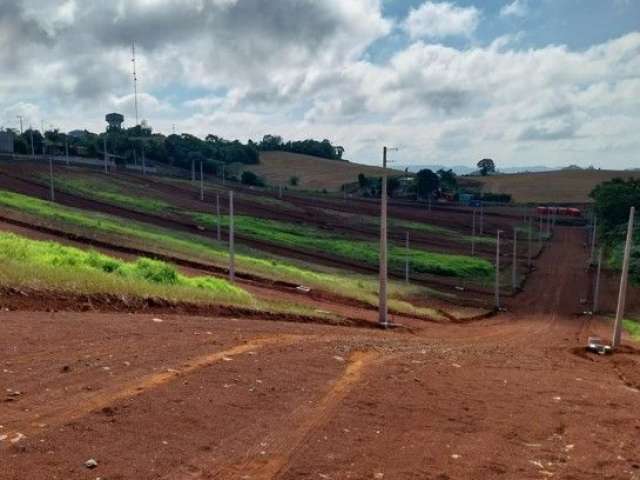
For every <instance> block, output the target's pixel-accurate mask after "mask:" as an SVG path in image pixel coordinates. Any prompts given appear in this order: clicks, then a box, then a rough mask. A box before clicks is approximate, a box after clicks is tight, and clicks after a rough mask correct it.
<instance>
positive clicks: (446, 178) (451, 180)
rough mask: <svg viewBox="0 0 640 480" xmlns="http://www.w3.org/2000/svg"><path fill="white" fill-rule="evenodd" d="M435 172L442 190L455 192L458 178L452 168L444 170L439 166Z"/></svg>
mask: <svg viewBox="0 0 640 480" xmlns="http://www.w3.org/2000/svg"><path fill="white" fill-rule="evenodd" d="M437 173H438V177H440V186H441V187H442V188H443V189H444V190H446V191H448V192H455V191H456V190H457V189H458V179H457V177H456V174H455V173H454V172H453V170H451V169H449V170H444V169H442V168H441V169H440V170H438V172H437Z"/></svg>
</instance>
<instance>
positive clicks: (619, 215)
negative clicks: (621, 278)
mask: <svg viewBox="0 0 640 480" xmlns="http://www.w3.org/2000/svg"><path fill="white" fill-rule="evenodd" d="M590 196H591V198H593V199H594V200H595V206H594V210H595V214H596V215H597V218H598V228H599V239H600V241H601V244H602V245H603V246H604V248H605V251H606V254H607V255H606V258H607V261H608V263H609V265H610V266H611V267H612V268H615V269H618V270H619V269H620V268H621V267H622V259H623V256H624V245H625V241H626V235H627V226H628V221H629V209H630V208H631V207H632V206H634V205H635V206H636V218H635V229H634V234H633V245H632V249H631V262H630V265H629V278H630V279H631V282H632V283H634V284H636V285H640V211H638V208H639V207H640V179H634V178H629V179H628V180H623V179H621V178H614V179H613V180H610V181H608V182H604V183H601V184H600V185H598V186H597V187H596V188H595V189H594V190H593V191H592V192H591V195H590Z"/></svg>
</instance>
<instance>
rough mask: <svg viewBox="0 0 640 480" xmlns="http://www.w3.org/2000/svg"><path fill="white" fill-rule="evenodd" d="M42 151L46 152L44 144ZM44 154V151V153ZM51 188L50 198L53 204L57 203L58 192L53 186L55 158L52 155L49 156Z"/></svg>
mask: <svg viewBox="0 0 640 480" xmlns="http://www.w3.org/2000/svg"><path fill="white" fill-rule="evenodd" d="M42 150H44V144H42ZM42 153H43V154H44V151H43V152H42ZM49 187H50V190H51V191H50V193H49V197H50V198H51V201H52V202H55V201H56V191H55V188H54V186H53V157H52V156H51V155H49Z"/></svg>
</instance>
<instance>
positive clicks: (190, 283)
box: [0, 233, 252, 305]
mask: <svg viewBox="0 0 640 480" xmlns="http://www.w3.org/2000/svg"><path fill="white" fill-rule="evenodd" d="M0 260H1V261H2V264H3V268H2V272H1V273H0V283H1V284H3V285H4V286H11V287H14V288H20V287H22V288H25V287H29V288H33V289H36V290H43V289H44V290H62V291H71V292H74V293H83V294H91V293H111V294H116V295H117V294H121V295H123V294H124V295H135V296H139V297H159V298H165V299H170V300H174V301H189V302H208V303H217V304H242V305H247V304H251V303H252V298H251V295H249V294H248V293H247V292H245V291H244V290H242V289H240V288H238V287H236V286H234V285H232V284H231V283H229V282H227V281H226V280H222V279H219V278H214V277H187V276H184V275H182V274H180V273H178V272H177V271H176V269H175V268H174V267H173V266H171V265H169V264H167V263H165V262H161V261H158V260H152V259H150V258H139V259H137V260H136V261H133V262H125V261H123V260H119V259H116V258H113V257H109V256H107V255H103V254H101V253H98V252H96V251H93V250H89V251H85V250H80V249H78V248H74V247H68V246H64V245H61V244H59V243H56V242H50V241H39V240H31V239H27V238H24V237H20V236H18V235H15V234H12V233H0ZM34 271H37V272H38V274H37V275H33V272H34Z"/></svg>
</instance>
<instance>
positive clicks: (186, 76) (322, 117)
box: [0, 0, 640, 166]
mask: <svg viewBox="0 0 640 480" xmlns="http://www.w3.org/2000/svg"><path fill="white" fill-rule="evenodd" d="M39 4H42V6H43V7H47V10H46V11H47V12H49V13H48V16H49V18H48V19H47V20H46V23H42V22H45V19H43V18H39V17H38V16H32V15H31V13H27V12H26V11H25V9H24V8H23V9H21V8H20V7H21V5H27V6H28V7H29V12H33V11H37V7H38V5H39ZM0 5H2V7H3V8H0V47H2V48H0V91H2V97H1V98H0V115H1V116H0V125H12V126H13V125H15V124H16V123H17V120H16V115H23V116H24V117H25V118H28V120H29V121H30V122H31V123H33V124H34V125H35V126H38V127H39V126H40V121H41V120H44V121H45V124H46V125H50V124H53V125H55V126H57V127H60V128H64V129H73V128H78V127H82V128H85V127H86V128H89V129H93V130H102V129H104V125H105V123H104V114H105V113H107V112H108V111H111V110H116V111H120V112H121V113H123V114H124V115H125V117H126V121H127V123H128V124H130V122H131V119H132V116H133V101H132V96H131V92H132V87H133V86H132V80H131V72H130V68H131V64H130V43H129V41H130V38H131V36H130V32H132V31H135V32H138V36H136V43H137V45H138V48H137V53H138V67H139V68H138V70H139V79H140V82H139V84H138V87H139V90H138V91H139V92H140V97H139V103H140V107H141V108H140V117H141V118H147V119H148V120H149V121H150V123H151V125H152V126H153V127H154V128H155V129H156V130H161V131H164V132H170V131H171V127H172V125H173V124H174V123H175V124H176V129H177V130H178V131H184V132H190V133H194V134H197V135H201V136H203V135H206V134H207V133H215V134H218V135H221V136H225V137H229V138H239V139H242V140H246V139H248V138H254V139H257V138H260V137H261V136H262V135H264V134H266V133H273V134H280V135H283V136H285V137H287V138H308V137H315V138H330V139H331V140H332V141H334V142H336V143H339V144H343V145H344V146H345V147H346V148H347V158H350V159H354V160H359V161H364V162H369V163H374V162H376V161H378V160H379V158H378V157H379V148H378V145H379V144H380V143H381V142H387V143H388V144H393V145H402V146H403V148H402V150H401V151H400V152H397V153H395V154H394V157H395V158H396V159H398V160H399V161H406V162H411V163H419V162H425V163H443V164H449V165H452V164H454V163H466V164H470V163H475V162H476V161H477V159H478V157H479V158H481V155H487V156H488V155H491V156H492V158H495V159H496V160H498V161H499V163H500V164H502V165H507V164H509V163H510V162H511V163H512V164H514V163H515V164H526V163H529V164H540V163H547V164H566V163H578V164H583V165H584V164H586V165H588V164H591V163H593V164H598V162H599V161H600V159H601V158H604V157H603V155H602V152H603V151H606V152H607V155H606V159H607V161H608V162H611V163H610V164H609V165H608V166H616V165H618V166H632V165H634V162H636V163H637V155H636V154H635V153H634V150H633V148H634V146H635V147H636V148H637V149H639V150H640V145H638V143H639V142H640V139H639V138H638V137H637V135H636V134H635V133H634V132H637V131H638V130H640V100H638V99H640V73H639V72H640V33H638V32H635V33H630V34H627V35H624V36H621V37H619V38H616V39H612V40H610V41H607V42H604V43H601V44H598V45H594V46H592V47H591V48H588V49H584V50H573V49H570V48H569V47H566V46H562V45H555V46H546V47H537V48H536V47H531V48H528V49H526V50H525V49H522V48H521V47H520V38H521V37H520V36H519V35H518V34H516V35H513V34H510V35H503V36H502V37H498V38H493V39H489V41H488V42H486V43H485V44H484V45H482V44H479V43H475V42H474V44H473V45H465V47H464V48H459V47H458V48H454V47H453V46H451V45H449V46H447V45H441V44H433V43H430V41H429V40H428V39H430V38H438V41H441V40H440V39H441V38H442V37H447V36H452V35H459V36H469V35H472V34H473V32H474V30H475V28H476V26H477V23H478V21H479V19H480V15H481V14H480V11H479V10H477V9H474V8H462V7H459V6H456V5H454V4H453V3H434V2H427V3H424V4H422V6H420V7H419V8H417V9H414V10H412V11H411V12H410V14H409V15H408V17H407V19H406V21H405V22H404V23H403V28H405V29H407V32H409V33H410V36H412V37H413V40H412V41H411V43H410V44H408V45H401V46H396V47H395V48H396V50H395V52H392V53H390V54H389V56H388V57H385V60H377V62H375V63H374V62H373V61H371V60H370V59H369V58H370V57H375V56H374V55H369V53H370V52H371V51H372V50H373V49H372V48H371V47H372V45H374V46H375V45H379V42H384V41H385V38H384V37H385V36H386V35H387V34H388V33H389V31H390V28H391V24H392V22H391V21H390V20H389V19H386V18H384V17H383V15H382V11H381V1H380V0H351V1H348V2H345V1H343V0H326V1H324V2H317V1H315V0H280V1H279V2H264V1H263V0H216V1H213V0H208V1H202V0H186V1H179V0H130V1H127V2H102V3H98V2H80V1H78V0H75V1H73V0H67V1H60V2H46V1H45V0H28V2H27V3H24V4H23V3H22V2H16V1H11V2H9V0H0ZM509 5H513V4H512V3H510V4H509ZM5 7H6V8H5ZM57 7H61V8H62V9H60V8H57ZM52 19H54V20H55V21H53V20H52ZM292 19H295V20H296V21H295V22H292ZM411 32H413V33H411ZM402 37H403V39H404V40H406V37H404V35H403V36H402ZM396 39H397V38H396ZM392 43H393V42H392ZM465 43H466V42H465ZM7 46H8V47H9V48H4V47H7ZM374 48H375V47H374ZM576 152H579V154H578V153H576ZM572 155H575V156H576V157H577V158H576V157H572Z"/></svg>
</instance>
